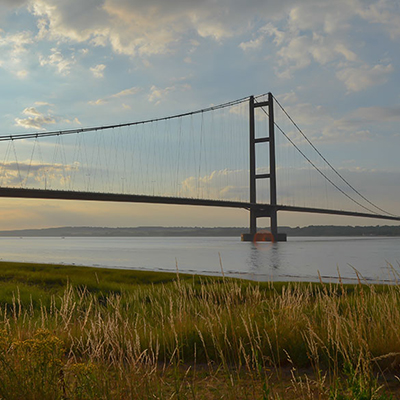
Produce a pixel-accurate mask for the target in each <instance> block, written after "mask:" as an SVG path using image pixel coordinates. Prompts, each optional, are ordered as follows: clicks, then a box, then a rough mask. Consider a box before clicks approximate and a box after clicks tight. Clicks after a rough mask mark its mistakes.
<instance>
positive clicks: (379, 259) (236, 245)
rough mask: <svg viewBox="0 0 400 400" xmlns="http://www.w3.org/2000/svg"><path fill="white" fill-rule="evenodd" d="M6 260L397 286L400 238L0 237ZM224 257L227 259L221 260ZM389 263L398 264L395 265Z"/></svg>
mask: <svg viewBox="0 0 400 400" xmlns="http://www.w3.org/2000/svg"><path fill="white" fill-rule="evenodd" d="M0 256H1V259H2V260H5V261H26V262H38V263H58V264H76V265H87V266H96V267H107V268H124V269H144V270H153V271H154V270H156V271H174V272H175V271H176V268H177V267H178V269H179V271H180V272H186V273H195V274H208V275H220V274H221V264H222V269H223V272H224V274H225V275H226V276H233V277H242V278H246V279H254V280H262V281H265V280H302V281H315V280H318V271H319V273H320V275H321V276H322V277H323V279H324V280H325V281H333V280H336V279H337V277H338V270H339V271H340V275H341V276H342V277H343V278H346V279H347V280H353V279H356V273H355V270H354V269H356V270H357V271H359V273H360V274H361V275H362V276H363V277H364V278H365V279H366V280H373V281H388V280H389V281H393V273H394V272H393V268H394V269H395V270H396V271H398V272H399V271H400V268H399V262H400V238H386V237H385V238H382V237H379V238H375V237H367V238H365V237H362V238H354V237H352V238H345V237H342V238H327V237H319V238H310V237H301V238H300V237H298V238H288V241H287V242H282V243H274V244H271V243H259V244H256V245H255V244H253V243H249V242H241V241H240V238H236V237H217V238H194V237H182V238H177V237H162V238H155V237H146V238H137V237H113V238H104V237H101V238H98V237H95V238H94V237H91V238H88V237H85V238H70V237H66V238H59V237H50V238H43V237H33V238H32V237H29V238H28V237H24V238H15V237H12V238H11V237H1V238H0ZM220 259H221V261H220ZM390 265H391V266H392V267H393V268H392V267H390Z"/></svg>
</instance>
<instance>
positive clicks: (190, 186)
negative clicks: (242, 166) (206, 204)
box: [179, 169, 265, 201]
mask: <svg viewBox="0 0 400 400" xmlns="http://www.w3.org/2000/svg"><path fill="white" fill-rule="evenodd" d="M259 172H260V173H261V171H259ZM263 172H265V171H263ZM248 176H249V172H248V170H229V169H223V170H215V171H212V172H211V173H210V174H209V175H204V176H201V177H200V178H196V177H194V176H191V177H189V178H187V179H185V180H184V181H182V183H181V185H180V186H181V192H180V193H179V195H180V196H182V197H193V198H196V197H206V198H210V199H221V200H238V201H246V199H247V198H248V192H249V188H248Z"/></svg>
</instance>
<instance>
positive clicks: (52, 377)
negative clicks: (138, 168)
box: [0, 263, 400, 400]
mask: <svg viewBox="0 0 400 400" xmlns="http://www.w3.org/2000/svg"><path fill="white" fill-rule="evenodd" d="M0 281H1V284H0V329H1V331H0V398H2V399H147V398H148V399H150V398H151V399H154V398H156V399H222V398H223V399H314V398H316V399H337V400H344V399H359V400H367V399H380V400H386V399H391V398H393V399H395V398H400V390H399V387H400V381H399V378H398V376H399V375H400V374H399V366H400V328H399V327H400V285H397V284H396V282H395V281H394V282H393V284H392V285H386V286H383V285H362V284H361V282H360V283H359V284H358V285H343V284H340V283H339V284H337V285H336V284H335V285H334V284H323V283H320V284H311V283H290V282H289V283H272V282H265V283H255V282H249V281H240V280H234V279H227V278H223V277H221V278H208V277H200V276H190V275H181V274H179V275H177V274H166V273H153V272H145V271H128V270H110V269H98V268H84V267H73V266H59V265H35V264H21V263H0Z"/></svg>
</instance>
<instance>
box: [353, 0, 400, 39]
mask: <svg viewBox="0 0 400 400" xmlns="http://www.w3.org/2000/svg"><path fill="white" fill-rule="evenodd" d="M359 14H360V16H361V17H362V18H364V19H366V20H367V21H369V22H371V23H374V24H380V25H382V26H383V28H384V29H385V30H387V32H388V33H389V35H390V36H391V38H392V39H396V38H398V37H400V15H399V7H398V2H397V1H396V0H392V1H391V0H378V1H375V2H372V3H371V4H366V5H365V6H364V7H362V8H360V10H359Z"/></svg>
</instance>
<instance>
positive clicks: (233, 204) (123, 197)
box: [0, 187, 400, 221]
mask: <svg viewBox="0 0 400 400" xmlns="http://www.w3.org/2000/svg"><path fill="white" fill-rule="evenodd" d="M0 197H11V198H30V199H54V200H88V201H110V202H124V203H152V204H178V205H188V206H209V207H228V208H243V209H246V210H250V209H253V210H255V211H256V214H257V217H269V216H270V214H271V211H273V210H274V209H275V210H276V211H290V212H300V213H313V214H330V215H343V216H352V217H364V218H375V219H386V220H392V221H400V217H397V216H391V215H381V214H373V213H371V214H368V213H359V212H352V211H342V210H331V209H322V208H308V207H296V206H284V205H276V206H275V207H273V206H271V205H269V204H262V203H253V204H252V203H249V202H242V201H228V200H207V199H195V198H186V197H167V196H147V195H136V194H118V193H97V192H79V191H69V190H51V189H45V190H43V189H25V188H4V187H3V188H0Z"/></svg>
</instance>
